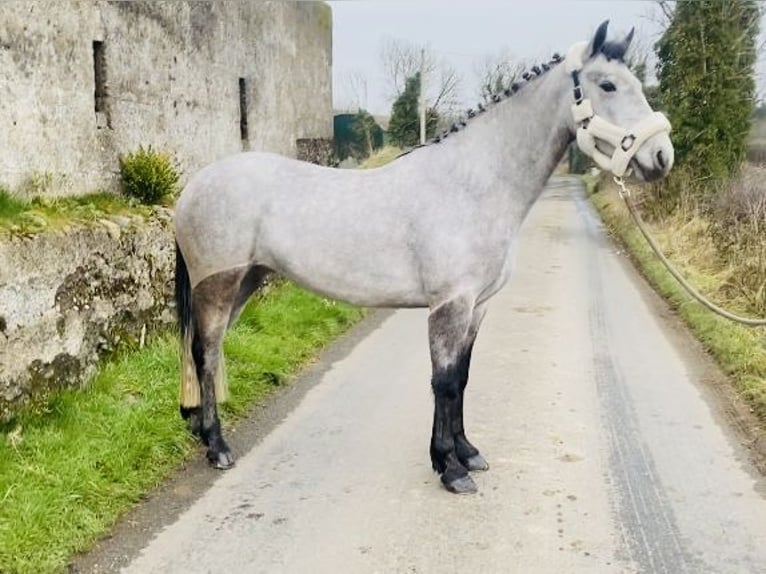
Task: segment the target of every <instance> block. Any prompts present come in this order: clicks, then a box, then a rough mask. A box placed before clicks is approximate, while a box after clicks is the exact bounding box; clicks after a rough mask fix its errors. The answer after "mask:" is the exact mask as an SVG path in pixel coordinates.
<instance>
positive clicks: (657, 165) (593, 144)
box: [565, 21, 673, 181]
mask: <svg viewBox="0 0 766 574" xmlns="http://www.w3.org/2000/svg"><path fill="white" fill-rule="evenodd" d="M608 24H609V22H608V21H606V22H604V23H603V24H601V26H599V27H598V30H596V33H595V35H594V36H593V39H592V40H591V41H590V42H582V43H580V44H575V45H574V46H572V48H571V49H570V50H569V53H568V54H567V58H566V62H565V64H566V68H567V71H568V72H569V73H570V74H571V76H572V81H573V88H574V104H573V105H572V126H571V127H572V129H573V133H576V136H577V144H578V145H579V147H580V149H581V150H582V151H583V152H584V153H585V154H586V155H588V156H590V157H591V158H593V160H594V161H595V162H596V163H597V164H598V165H599V167H601V168H603V169H606V170H609V171H611V172H613V173H614V174H615V175H616V176H622V175H624V174H625V172H626V171H628V169H630V168H632V169H633V171H634V172H635V174H636V176H637V177H638V178H639V179H641V180H643V181H654V180H657V179H660V178H662V177H665V176H666V175H667V174H668V172H670V169H671V167H673V144H672V143H671V142H670V136H669V133H670V123H669V122H668V120H667V119H666V118H665V116H664V115H662V114H661V113H659V112H654V111H652V109H651V107H649V104H648V103H647V101H646V98H645V97H644V94H643V91H642V89H641V82H639V81H638V79H637V78H636V77H635V76H634V75H633V73H632V72H631V71H630V69H629V68H628V66H627V65H626V63H625V53H626V52H627V50H628V48H629V47H630V43H631V40H632V39H633V31H632V30H631V32H630V33H629V34H628V35H627V37H626V38H625V39H623V40H622V41H620V42H607V41H606V30H607V25H608Z"/></svg>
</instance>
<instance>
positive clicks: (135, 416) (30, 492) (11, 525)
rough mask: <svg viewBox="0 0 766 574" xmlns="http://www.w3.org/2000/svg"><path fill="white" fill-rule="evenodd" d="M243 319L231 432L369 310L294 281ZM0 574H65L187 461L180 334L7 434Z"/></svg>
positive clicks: (228, 418)
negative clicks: (256, 405) (238, 421)
mask: <svg viewBox="0 0 766 574" xmlns="http://www.w3.org/2000/svg"><path fill="white" fill-rule="evenodd" d="M256 303H257V304H251V305H250V306H249V307H248V308H247V309H246V310H245V312H244V313H243V315H242V317H241V319H240V321H239V322H238V324H237V326H236V327H235V328H234V329H233V330H232V331H231V332H230V333H229V336H228V337H227V340H226V344H225V351H226V357H227V369H228V377H229V385H230V391H231V401H230V402H229V403H228V404H227V405H226V406H225V407H224V409H223V418H224V424H225V425H231V423H232V421H233V420H234V419H236V417H237V416H239V415H242V414H243V413H245V412H246V411H247V409H248V407H249V406H250V405H252V404H253V402H254V401H259V400H263V399H264V398H265V397H267V396H268V395H269V394H270V393H272V392H273V391H274V390H275V389H276V388H278V387H279V385H281V384H283V383H285V382H286V381H287V380H288V379H289V377H290V376H291V375H293V374H294V373H295V372H296V371H297V370H298V369H299V368H300V367H301V365H304V364H305V363H306V362H307V361H309V360H311V359H312V357H314V356H315V355H316V353H317V350H318V349H319V348H320V347H321V346H322V345H323V344H325V343H326V342H327V341H329V340H331V339H332V338H334V337H336V336H337V335H339V334H340V333H342V332H343V331H344V330H346V329H347V328H348V327H349V326H350V325H351V324H352V323H353V322H355V321H356V320H357V319H359V318H360V317H361V314H362V312H361V311H360V310H357V309H354V308H352V307H349V306H347V305H343V304H339V303H333V302H330V301H327V300H325V299H322V298H319V297H316V296H313V295H310V294H308V293H306V292H304V291H302V290H300V289H298V288H296V287H294V286H292V285H290V284H281V285H278V286H275V287H272V288H270V289H269V290H268V292H267V293H266V294H264V295H263V296H262V297H261V298H260V299H259V300H258V301H257V302H256ZM0 430H2V434H0V572H2V573H3V574H11V573H14V574H15V573H27V572H29V573H35V574H39V573H45V572H59V571H63V570H64V569H65V568H66V564H67V562H68V560H69V558H70V556H72V554H74V553H75V552H78V551H83V550H87V549H88V548H89V547H91V546H92V545H93V543H94V542H95V541H96V540H97V539H98V538H99V537H100V536H102V535H103V534H105V533H106V532H107V531H108V530H109V528H110V526H111V525H112V524H113V523H114V522H115V520H116V519H117V518H119V516H120V515H121V514H123V513H124V512H125V511H126V510H128V509H129V508H130V507H131V506H132V505H133V504H135V503H136V502H138V501H139V500H140V499H141V497H142V496H143V495H144V494H145V493H146V492H147V491H148V490H150V489H152V488H153V487H155V486H156V485H158V484H159V483H160V482H161V481H162V480H163V478H165V477H167V476H168V475H169V474H170V473H171V472H172V471H173V469H175V468H176V467H177V466H178V465H179V463H180V462H181V461H183V460H184V458H186V457H189V456H200V455H199V453H198V447H197V446H196V445H195V442H194V441H193V440H192V438H191V437H190V436H189V435H188V433H187V432H186V429H185V427H184V424H183V423H182V421H181V419H180V417H179V416H178V345H177V342H176V338H175V336H174V335H172V334H165V335H162V336H159V337H158V338H157V339H156V340H154V341H153V342H152V343H151V344H150V345H148V346H147V347H146V348H144V349H142V350H137V351H133V352H129V353H126V354H124V355H123V356H121V357H119V358H117V359H116V360H115V361H113V362H111V363H109V364H108V365H106V366H105V367H104V368H103V369H102V371H101V372H100V373H99V374H98V375H97V376H96V377H95V379H94V380H93V381H92V382H91V384H90V385H89V386H88V388H87V389H84V390H71V391H65V392H61V393H59V394H57V395H56V396H55V397H54V398H53V399H52V400H51V401H50V402H49V404H48V407H47V409H46V410H45V412H44V413H43V414H42V415H40V414H34V413H31V412H28V413H22V414H21V415H20V416H18V417H17V419H16V420H14V421H13V422H11V423H10V424H8V425H6V426H5V427H0Z"/></svg>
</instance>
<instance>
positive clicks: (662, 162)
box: [657, 150, 667, 169]
mask: <svg viewBox="0 0 766 574" xmlns="http://www.w3.org/2000/svg"><path fill="white" fill-rule="evenodd" d="M657 164H658V165H659V166H660V167H661V168H662V169H665V166H666V165H667V163H666V162H665V157H664V156H663V155H662V150H660V151H658V152H657Z"/></svg>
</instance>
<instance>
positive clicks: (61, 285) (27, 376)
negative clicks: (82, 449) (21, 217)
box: [0, 208, 175, 421]
mask: <svg viewBox="0 0 766 574" xmlns="http://www.w3.org/2000/svg"><path fill="white" fill-rule="evenodd" d="M174 264H175V248H174V243H173V236H172V223H171V213H170V212H169V211H168V210H166V209H164V208H157V209H156V212H155V216H154V217H152V218H151V219H150V220H145V219H144V218H142V217H138V216H134V217H126V216H116V217H114V218H111V219H109V220H102V221H100V222H98V223H97V224H96V225H93V226H91V227H88V228H82V229H74V230H69V231H61V232H55V231H49V232H45V233H41V234H39V235H35V236H32V237H13V238H6V239H4V240H3V241H2V242H0V421H3V420H6V419H8V418H9V417H10V416H11V415H12V413H13V411H14V410H15V409H16V408H17V407H18V406H19V405H21V404H24V403H28V402H29V401H30V400H40V399H44V398H45V396H46V395H47V394H48V392H49V391H51V390H55V389H58V388H63V387H67V386H73V385H78V384H80V383H82V382H84V381H86V380H87V379H88V378H89V377H90V376H91V375H93V374H94V373H95V371H96V369H97V367H98V362H99V359H100V357H102V356H104V355H105V354H108V353H110V352H111V351H113V350H114V349H116V348H117V347H118V346H119V345H120V344H124V343H132V344H135V345H139V344H141V341H142V339H143V338H144V337H145V335H146V333H147V332H150V333H151V331H152V330H153V329H155V328H156V327H158V326H160V325H166V324H169V323H171V322H173V321H174V320H175V315H174V312H173V309H172V304H171V300H172V290H173V270H174Z"/></svg>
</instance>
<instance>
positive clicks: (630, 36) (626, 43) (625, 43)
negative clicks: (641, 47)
mask: <svg viewBox="0 0 766 574" xmlns="http://www.w3.org/2000/svg"><path fill="white" fill-rule="evenodd" d="M635 33H636V28H635V27H633V28H631V29H630V32H628V35H627V36H625V39H624V40H623V41H622V45H623V46H624V48H625V49H624V51H623V53H627V51H628V48H630V43H631V42H632V41H633V35H634V34H635Z"/></svg>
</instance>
